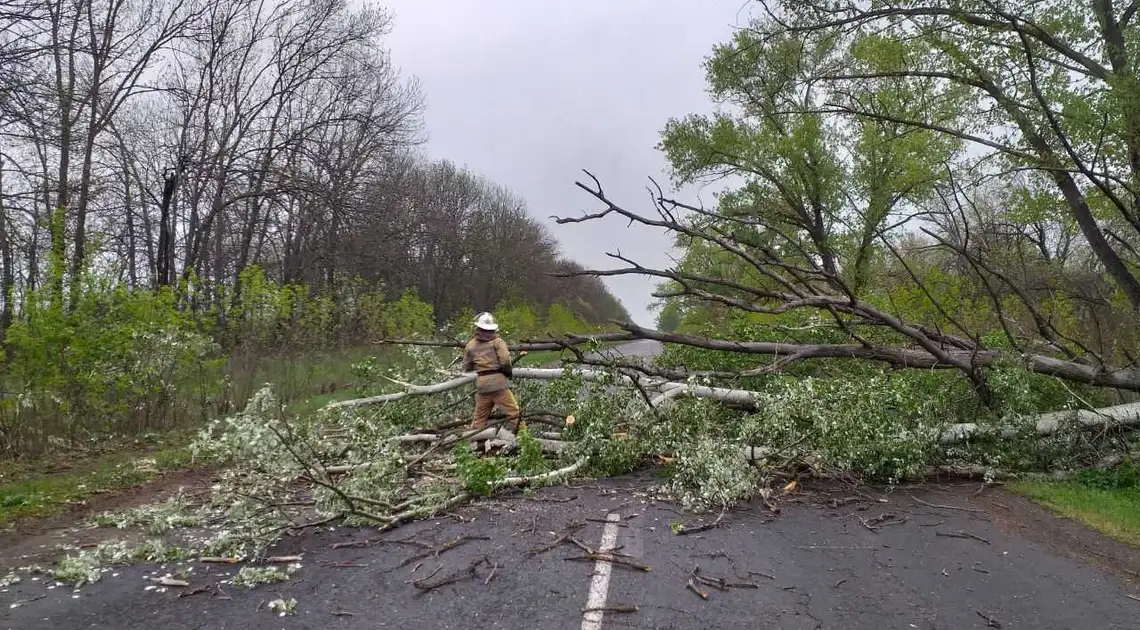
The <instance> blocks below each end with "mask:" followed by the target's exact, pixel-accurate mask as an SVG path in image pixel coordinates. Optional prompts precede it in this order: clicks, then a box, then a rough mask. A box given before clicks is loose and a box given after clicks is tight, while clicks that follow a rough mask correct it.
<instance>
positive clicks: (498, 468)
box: [454, 440, 508, 496]
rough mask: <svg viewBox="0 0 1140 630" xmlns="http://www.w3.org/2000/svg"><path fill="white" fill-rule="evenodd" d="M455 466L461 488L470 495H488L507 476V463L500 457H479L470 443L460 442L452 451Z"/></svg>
mask: <svg viewBox="0 0 1140 630" xmlns="http://www.w3.org/2000/svg"><path fill="white" fill-rule="evenodd" d="M454 455H455V465H456V467H457V470H458V472H459V478H460V479H461V480H462V481H463V487H464V488H465V489H466V490H467V491H468V492H470V493H472V494H479V495H484V496H487V495H490V494H491V491H492V490H494V488H495V484H496V483H497V482H499V481H501V480H503V479H504V478H505V477H506V476H507V470H508V467H507V463H506V461H505V460H503V459H502V458H501V457H479V456H477V455H476V454H475V450H474V449H473V448H471V443H470V442H468V441H466V440H460V441H459V442H458V443H457V444H456V445H455V450H454Z"/></svg>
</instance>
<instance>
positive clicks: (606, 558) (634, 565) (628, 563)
mask: <svg viewBox="0 0 1140 630" xmlns="http://www.w3.org/2000/svg"><path fill="white" fill-rule="evenodd" d="M566 560H574V561H583V560H592V561H595V562H599V561H600V562H609V563H611V564H620V565H621V566H623V567H629V568H631V569H637V570H638V571H645V572H646V573H648V572H649V571H651V570H652V567H650V566H649V565H646V564H641V563H640V562H634V561H633V560H629V559H627V558H620V557H618V556H615V555H613V554H608V553H588V554H586V555H584V556H573V557H570V558H566Z"/></svg>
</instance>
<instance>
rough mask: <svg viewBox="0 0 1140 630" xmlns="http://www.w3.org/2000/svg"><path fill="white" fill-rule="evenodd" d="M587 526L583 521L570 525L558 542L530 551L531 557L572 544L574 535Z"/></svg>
mask: <svg viewBox="0 0 1140 630" xmlns="http://www.w3.org/2000/svg"><path fill="white" fill-rule="evenodd" d="M585 526H586V524H585V523H584V522H581V521H578V522H572V523H570V524H569V525H567V526H566V531H565V533H563V534H562V535H561V536H559V537H558V539H557V540H555V541H554V542H552V543H550V544H549V545H546V546H545V547H541V548H539V549H532V550H531V551H530V555H531V556H537V555H538V554H540V553H546V552H547V551H550V550H551V549H554V548H555V547H557V546H558V545H561V544H562V543H566V542H570V538H571V537H572V536H573V535H574V533H575V532H577V531H578V530H579V529H582V528H583V527H585Z"/></svg>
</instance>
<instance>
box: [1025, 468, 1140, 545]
mask: <svg viewBox="0 0 1140 630" xmlns="http://www.w3.org/2000/svg"><path fill="white" fill-rule="evenodd" d="M1011 489H1012V490H1013V491H1015V492H1018V493H1020V494H1023V495H1025V496H1027V497H1029V498H1031V499H1033V500H1034V501H1037V502H1038V503H1040V504H1042V505H1044V506H1045V507H1048V508H1049V509H1051V510H1053V511H1055V512H1057V513H1058V514H1061V515H1062V516H1066V517H1069V518H1072V519H1074V520H1076V521H1079V522H1081V523H1084V524H1085V525H1088V526H1089V527H1091V528H1093V529H1095V530H1097V531H1099V532H1101V533H1103V534H1105V535H1107V536H1110V537H1112V538H1115V539H1117V540H1119V541H1122V542H1125V543H1128V544H1131V545H1137V546H1140V488H1138V487H1093V486H1090V485H1089V484H1087V483H1082V482H1081V481H1078V480H1073V481H1023V482H1018V483H1015V484H1013V485H1012V486H1011Z"/></svg>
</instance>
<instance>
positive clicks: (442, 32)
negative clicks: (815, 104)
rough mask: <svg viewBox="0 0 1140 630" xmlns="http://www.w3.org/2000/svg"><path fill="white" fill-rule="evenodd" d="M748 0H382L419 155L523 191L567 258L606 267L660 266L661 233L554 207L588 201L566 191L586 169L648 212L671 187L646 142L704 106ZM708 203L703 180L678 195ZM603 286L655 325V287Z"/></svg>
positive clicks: (637, 283)
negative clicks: (405, 80) (422, 112)
mask: <svg viewBox="0 0 1140 630" xmlns="http://www.w3.org/2000/svg"><path fill="white" fill-rule="evenodd" d="M742 3H743V0H669V1H662V0H620V1H615V0H580V1H578V2H568V1H560V2H554V1H542V2H538V1H536V0H479V1H472V0H385V1H384V5H385V6H386V7H388V8H389V9H390V10H392V12H393V13H394V17H395V21H394V28H393V32H392V34H391V37H390V38H389V42H390V46H391V49H392V57H393V60H394V62H395V63H396V65H398V66H399V67H400V68H401V70H402V71H403V72H404V73H405V74H408V75H414V76H415V77H417V78H418V79H419V81H420V84H421V86H422V88H423V91H424V94H425V95H426V98H427V112H426V124H427V131H428V134H429V140H428V144H427V147H426V151H427V153H428V155H429V156H431V157H432V158H447V159H451V160H453V161H455V162H457V163H459V164H461V165H464V166H467V167H468V168H470V169H471V170H473V171H475V172H478V173H480V174H482V175H484V176H486V177H487V178H489V179H491V180H493V181H495V182H496V183H499V184H502V185H504V186H507V187H508V188H510V189H512V190H514V191H515V192H516V193H518V194H520V195H522V196H523V197H524V198H525V199H526V200H527V202H528V205H529V208H530V211H531V213H532V214H533V215H535V216H536V217H538V218H541V219H543V220H544V221H547V222H548V223H549V224H550V225H551V228H552V231H553V233H554V235H555V236H556V237H557V238H558V239H559V241H560V242H561V243H562V246H563V249H564V251H565V252H566V254H567V255H568V256H570V257H571V258H573V259H574V260H577V261H579V262H580V263H582V264H584V265H587V266H591V267H607V266H612V261H610V260H608V259H607V258H606V256H605V252H607V251H616V250H619V249H620V250H621V252H622V253H623V254H625V255H627V256H629V257H631V258H634V259H637V260H640V261H644V263H646V264H652V265H667V264H668V260H669V259H668V250H669V247H670V242H669V240H668V239H667V238H666V237H665V236H664V235H663V234H662V233H660V232H654V231H650V230H647V229H645V228H637V227H633V228H630V229H626V228H625V222H623V221H620V220H618V219H614V220H607V221H604V222H601V223H589V224H583V225H570V226H556V225H554V224H553V222H552V221H549V219H548V218H547V217H549V216H550V215H555V214H557V215H568V214H577V213H579V212H581V211H583V210H596V209H597V206H596V205H595V204H594V203H591V199H590V198H589V197H588V196H587V195H586V194H585V193H584V192H581V191H579V190H578V189H577V188H575V187H574V181H575V180H576V179H579V178H581V177H582V176H583V175H582V173H581V169H582V168H586V169H589V170H590V171H592V172H593V173H594V174H595V175H597V176H598V178H599V179H600V180H601V181H602V183H603V185H604V186H605V188H606V192H607V194H608V195H610V196H611V197H613V198H614V199H615V200H619V201H620V202H621V203H623V204H625V205H629V206H640V207H642V208H645V209H648V208H647V197H646V194H645V185H646V184H647V183H648V180H647V177H649V176H652V177H654V178H656V179H657V180H658V181H659V182H661V183H662V184H663V185H665V184H667V178H666V176H665V162H664V159H663V157H662V156H661V154H660V153H659V152H658V151H656V150H655V149H654V148H653V147H654V145H655V144H656V143H657V141H658V134H659V132H660V130H661V128H662V126H663V125H664V124H665V122H666V120H667V119H668V118H670V117H672V116H682V115H684V114H687V113H690V112H707V111H711V109H712V104H711V102H710V101H709V99H708V96H707V95H706V93H705V89H704V88H705V86H704V72H703V70H702V68H701V62H702V60H703V59H704V58H705V56H706V55H708V54H709V52H710V51H711V48H712V46H713V45H714V44H716V43H718V42H721V41H724V40H726V39H727V38H728V37H729V36H730V35H731V33H732V26H733V25H735V24H738V23H740V22H741V21H742V20H744V19H745V18H746V14H745V12H743V11H746V10H742ZM679 194H680V195H684V196H686V198H690V199H696V198H697V196H698V195H699V196H700V197H701V198H703V199H704V201H705V203H706V204H707V203H709V202H710V201H711V194H710V192H709V190H703V191H702V190H685V191H679ZM607 284H608V285H609V286H610V288H611V290H612V291H613V292H614V294H615V295H617V297H618V298H619V299H621V301H622V303H623V304H625V306H626V308H627V309H628V310H629V311H630V314H631V315H632V316H633V317H634V318H635V319H636V320H638V322H639V323H643V324H650V323H652V315H651V313H650V310H649V304H650V302H651V297H650V293H651V292H652V290H653V284H652V283H651V282H650V281H648V280H643V279H640V278H619V279H609V280H608V281H607Z"/></svg>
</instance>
